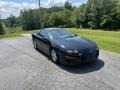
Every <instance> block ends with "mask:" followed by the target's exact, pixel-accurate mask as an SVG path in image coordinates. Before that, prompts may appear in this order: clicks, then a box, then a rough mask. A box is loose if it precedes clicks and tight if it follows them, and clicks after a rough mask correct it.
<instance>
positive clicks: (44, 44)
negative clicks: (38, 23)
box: [38, 30, 50, 55]
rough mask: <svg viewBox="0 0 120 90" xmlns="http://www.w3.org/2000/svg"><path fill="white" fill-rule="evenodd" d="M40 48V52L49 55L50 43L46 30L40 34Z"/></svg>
mask: <svg viewBox="0 0 120 90" xmlns="http://www.w3.org/2000/svg"><path fill="white" fill-rule="evenodd" d="M38 46H39V49H40V50H42V51H43V52H44V53H46V54H48V55H49V48H50V41H49V39H48V38H47V35H46V31H45V30H41V31H40V32H38Z"/></svg>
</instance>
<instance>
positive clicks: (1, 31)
mask: <svg viewBox="0 0 120 90" xmlns="http://www.w3.org/2000/svg"><path fill="white" fill-rule="evenodd" d="M3 34H5V31H4V28H3V26H2V23H1V21H0V35H3Z"/></svg>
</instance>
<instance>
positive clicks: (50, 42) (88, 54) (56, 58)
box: [32, 28, 99, 65]
mask: <svg viewBox="0 0 120 90" xmlns="http://www.w3.org/2000/svg"><path fill="white" fill-rule="evenodd" d="M32 39H33V45H34V48H35V49H40V50H41V51H43V52H44V53H46V54H48V55H50V56H51V60H52V61H53V62H55V63H63V64H70V65H71V64H79V63H82V62H94V61H96V60H97V59H98V56H99V48H98V47H97V45H96V43H95V42H93V41H91V40H88V39H87V38H83V37H79V36H77V35H74V34H72V33H71V32H69V31H68V30H65V29H63V28H45V29H42V30H40V31H39V32H37V33H33V34H32Z"/></svg>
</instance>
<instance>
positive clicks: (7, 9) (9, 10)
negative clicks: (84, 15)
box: [0, 0, 81, 18]
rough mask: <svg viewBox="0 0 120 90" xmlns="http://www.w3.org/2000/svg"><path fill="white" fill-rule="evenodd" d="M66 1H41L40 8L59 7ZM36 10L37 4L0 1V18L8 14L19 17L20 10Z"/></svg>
mask: <svg viewBox="0 0 120 90" xmlns="http://www.w3.org/2000/svg"><path fill="white" fill-rule="evenodd" d="M66 1H67V0H41V6H42V7H46V8H49V7H52V6H61V5H64V3H65V2H66ZM80 4H81V3H72V5H74V6H78V5H80ZM35 8H38V3H26V2H22V3H17V2H12V1H5V0H1V1H0V9H1V16H2V18H7V17H8V16H9V15H10V14H13V15H15V16H19V13H20V10H22V9H35Z"/></svg>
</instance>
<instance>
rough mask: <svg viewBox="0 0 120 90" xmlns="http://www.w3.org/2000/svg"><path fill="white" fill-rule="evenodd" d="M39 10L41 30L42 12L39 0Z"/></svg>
mask: <svg viewBox="0 0 120 90" xmlns="http://www.w3.org/2000/svg"><path fill="white" fill-rule="evenodd" d="M39 10H40V24H41V25H40V26H41V29H42V25H43V24H42V10H41V1H40V0H39Z"/></svg>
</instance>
